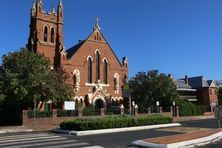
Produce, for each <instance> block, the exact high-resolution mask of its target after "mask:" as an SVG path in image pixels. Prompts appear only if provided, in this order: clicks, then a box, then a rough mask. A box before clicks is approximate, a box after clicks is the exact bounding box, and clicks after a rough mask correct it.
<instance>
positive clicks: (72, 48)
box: [66, 40, 85, 59]
mask: <svg viewBox="0 0 222 148" xmlns="http://www.w3.org/2000/svg"><path fill="white" fill-rule="evenodd" d="M84 42H85V40H84V41H81V42H79V43H78V44H76V45H75V46H73V47H71V48H69V49H67V50H66V52H67V58H68V59H70V58H71V57H72V56H73V55H74V54H75V53H76V51H77V50H78V49H79V48H80V47H81V46H82V45H83V43H84Z"/></svg>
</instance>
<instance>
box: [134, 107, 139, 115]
mask: <svg viewBox="0 0 222 148" xmlns="http://www.w3.org/2000/svg"><path fill="white" fill-rule="evenodd" d="M137 115H138V105H137V104H136V105H135V106H134V116H137Z"/></svg>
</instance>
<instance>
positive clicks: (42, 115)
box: [28, 111, 52, 118]
mask: <svg viewBox="0 0 222 148" xmlns="http://www.w3.org/2000/svg"><path fill="white" fill-rule="evenodd" d="M34 114H35V118H45V117H51V116H52V113H51V112H50V111H36V112H34V111H29V112H28V117H29V118H34Z"/></svg>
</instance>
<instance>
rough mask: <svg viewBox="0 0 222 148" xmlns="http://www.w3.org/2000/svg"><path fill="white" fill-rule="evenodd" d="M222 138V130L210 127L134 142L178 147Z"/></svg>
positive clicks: (207, 142) (159, 147) (134, 144)
mask: <svg viewBox="0 0 222 148" xmlns="http://www.w3.org/2000/svg"><path fill="white" fill-rule="evenodd" d="M220 139H222V130H218V129H209V130H200V131H196V132H191V133H184V134H177V135H172V136H166V137H159V138H151V139H143V140H137V141H134V142H132V145H133V146H139V147H147V148H148V147H149V148H178V147H196V146H203V145H206V144H209V143H212V142H216V141H218V140H220Z"/></svg>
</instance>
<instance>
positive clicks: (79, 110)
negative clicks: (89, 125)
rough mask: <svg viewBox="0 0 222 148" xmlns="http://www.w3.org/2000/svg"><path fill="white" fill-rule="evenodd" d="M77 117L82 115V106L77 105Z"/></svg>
mask: <svg viewBox="0 0 222 148" xmlns="http://www.w3.org/2000/svg"><path fill="white" fill-rule="evenodd" d="M77 114H78V117H82V108H81V107H78V111H77Z"/></svg>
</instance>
